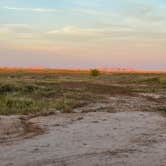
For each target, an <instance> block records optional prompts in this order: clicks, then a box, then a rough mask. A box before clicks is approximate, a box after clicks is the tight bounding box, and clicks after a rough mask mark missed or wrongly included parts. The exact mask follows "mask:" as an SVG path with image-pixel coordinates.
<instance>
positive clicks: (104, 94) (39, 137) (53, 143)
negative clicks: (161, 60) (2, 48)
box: [0, 69, 166, 166]
mask: <svg viewBox="0 0 166 166" xmlns="http://www.w3.org/2000/svg"><path fill="white" fill-rule="evenodd" d="M9 115H10V116H9ZM165 115H166V74H159V73H154V74H152V73H112V74H110V73H102V74H101V75H99V76H97V77H94V76H91V75H90V74H89V71H67V70H62V71H61V70H59V71H57V70H34V69H32V70H14V69H13V70H5V69H1V70H0V163H1V165H2V166H6V165H17V166H19V165H20V166H22V165H30V166H31V165H32V166H36V165H43V166H45V165H49V166H50V165H51V166H54V165H55V166H64V165H67V166H68V165H69V166H70V165H72V166H77V165H82V166H84V165H88V166H97V165H100V166H107V165H108V166H109V165H115V166H121V165H125V166H133V165H136V166H140V165H141V166H148V165H151V166H164V165H166V154H165V151H166V135H165V134H166V127H165V126H166V119H165ZM20 157H21V159H20ZM92 161H94V162H92Z"/></svg>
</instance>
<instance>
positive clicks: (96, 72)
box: [90, 69, 100, 77]
mask: <svg viewBox="0 0 166 166" xmlns="http://www.w3.org/2000/svg"><path fill="white" fill-rule="evenodd" d="M90 75H91V76H95V77H96V76H99V75H100V71H99V70H97V69H92V70H91V71H90Z"/></svg>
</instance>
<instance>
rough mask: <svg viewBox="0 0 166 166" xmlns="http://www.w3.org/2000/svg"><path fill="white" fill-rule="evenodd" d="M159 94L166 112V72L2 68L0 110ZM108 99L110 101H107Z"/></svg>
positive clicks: (60, 107)
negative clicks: (91, 73)
mask: <svg viewBox="0 0 166 166" xmlns="http://www.w3.org/2000/svg"><path fill="white" fill-rule="evenodd" d="M139 93H145V94H151V93H152V94H154V95H156V94H158V95H161V97H159V98H158V99H156V98H151V97H149V96H148V97H147V99H149V100H153V101H154V100H155V102H156V103H158V102H162V103H161V106H160V107H159V108H158V110H162V111H163V112H165V110H166V109H165V101H166V74H150V73H149V74H145V73H144V74H136V73H114V74H108V73H102V74H101V75H100V76H97V77H93V76H91V75H90V74H89V72H88V71H86V72H85V71H82V72H81V71H77V72H76V71H66V70H63V71H56V70H5V69H1V70H0V114H1V115H12V114H38V113H39V114H47V113H48V114H49V113H52V112H56V111H60V112H72V111H73V109H75V108H81V107H84V106H87V105H89V104H92V103H93V104H95V103H101V102H105V101H107V99H108V97H111V96H124V97H125V96H138V94H139ZM107 102H108V101H107Z"/></svg>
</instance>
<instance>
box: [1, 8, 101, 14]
mask: <svg viewBox="0 0 166 166" xmlns="http://www.w3.org/2000/svg"><path fill="white" fill-rule="evenodd" d="M3 9H5V10H11V11H20V12H21V11H23V12H36V13H61V12H63V13H65V12H72V13H77V14H78V13H79V14H87V15H99V14H103V13H101V12H98V11H96V10H88V9H70V10H68V9H55V8H54V9H50V8H25V7H9V6H4V7H3Z"/></svg>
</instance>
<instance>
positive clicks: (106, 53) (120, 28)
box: [0, 0, 166, 70]
mask: <svg viewBox="0 0 166 166" xmlns="http://www.w3.org/2000/svg"><path fill="white" fill-rule="evenodd" d="M0 66H7V67H47V68H82V69H85V68H133V69H150V70H165V69H166V1H165V0H146V1H145V0H28V1H27V0H0Z"/></svg>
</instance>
